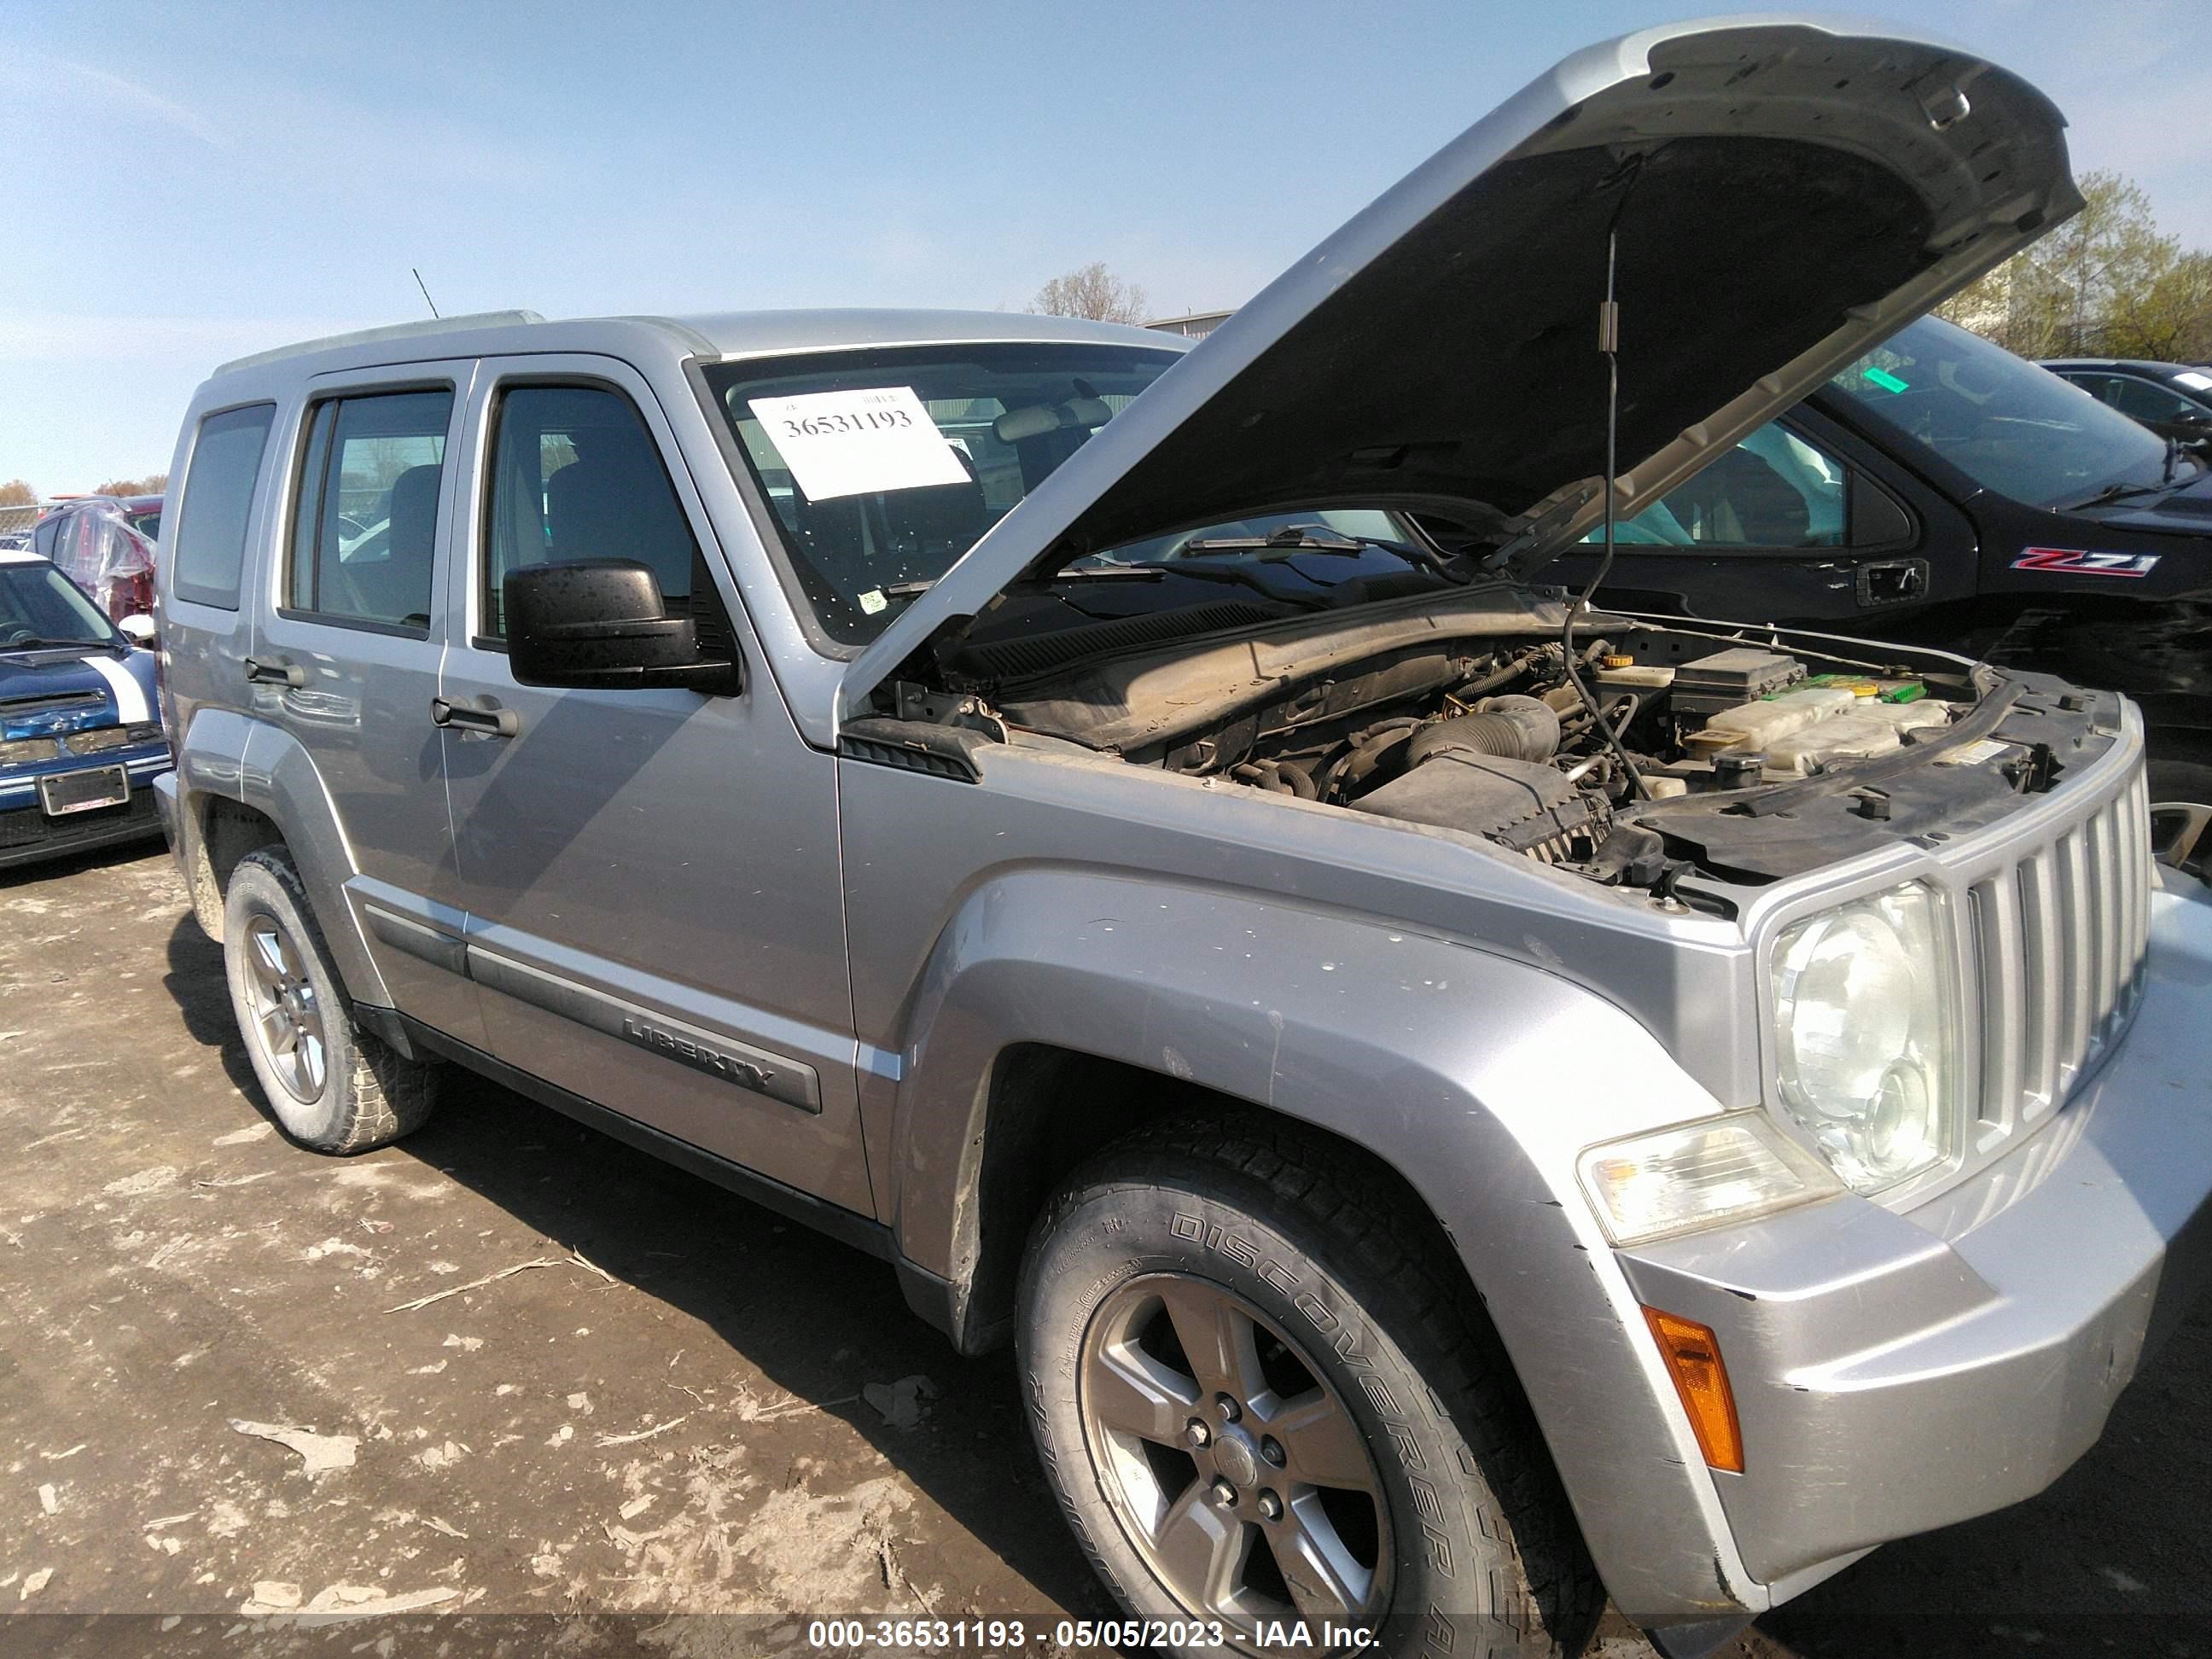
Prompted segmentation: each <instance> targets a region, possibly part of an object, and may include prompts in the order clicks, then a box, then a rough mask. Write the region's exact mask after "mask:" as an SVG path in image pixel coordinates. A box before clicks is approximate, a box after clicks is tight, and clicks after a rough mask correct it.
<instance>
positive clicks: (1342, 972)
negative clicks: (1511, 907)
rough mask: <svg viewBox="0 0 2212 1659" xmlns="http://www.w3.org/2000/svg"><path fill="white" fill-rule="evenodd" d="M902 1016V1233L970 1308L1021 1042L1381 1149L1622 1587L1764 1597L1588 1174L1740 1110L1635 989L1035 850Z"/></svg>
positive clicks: (919, 1261) (1684, 1612) (986, 890)
mask: <svg viewBox="0 0 2212 1659" xmlns="http://www.w3.org/2000/svg"><path fill="white" fill-rule="evenodd" d="M903 1025H904V1030H906V1031H907V1032H908V1033H910V1034H911V1036H910V1040H909V1041H908V1043H907V1044H906V1046H905V1047H904V1048H903V1049H902V1066H901V1071H902V1078H901V1081H900V1085H899V1087H898V1091H897V1097H896V1108H895V1113H894V1126H893V1130H892V1135H891V1143H892V1183H893V1184H892V1203H893V1211H892V1213H893V1218H894V1224H893V1225H894V1227H895V1231H896V1239H897V1245H898V1250H899V1254H900V1255H902V1257H904V1258H905V1259H906V1260H907V1261H908V1262H910V1263H911V1264H913V1265H914V1266H915V1267H919V1268H921V1269H922V1270H923V1271H924V1272H926V1273H929V1274H932V1275H935V1276H937V1277H939V1278H940V1279H944V1280H946V1281H949V1283H950V1285H951V1291H952V1296H953V1299H954V1300H955V1302H956V1303H957V1301H959V1300H960V1298H961V1297H962V1295H963V1290H964V1286H965V1284H966V1282H967V1281H968V1280H969V1279H971V1278H972V1276H973V1275H974V1273H975V1271H976V1268H977V1265H978V1261H979V1259H980V1252H981V1249H983V1248H984V1243H985V1241H984V1240H983V1239H982V1238H981V1231H980V1230H981V1214H980V1204H979V1195H980V1187H981V1171H982V1169H983V1164H984V1159H985V1155H986V1148H987V1146H988V1144H989V1139H990V1135H991V1131H992V1125H991V1122H990V1112H991V1107H992V1088H991V1079H992V1077H993V1074H994V1068H995V1066H996V1065H997V1063H998V1060H999V1059H1000V1056H1001V1055H1002V1054H1005V1053H1006V1051H1007V1050H1008V1049H1009V1048H1014V1047H1016V1046H1018V1045H1022V1044H1027V1043H1047V1044H1051V1045H1054V1046H1055V1047H1059V1048H1066V1049H1069V1050H1072V1051H1074V1052H1076V1053H1079V1054H1094V1055H1097V1056H1098V1057H1099V1058H1101V1059H1103V1060H1116V1061H1120V1062H1122V1063H1125V1064H1127V1065H1130V1066H1135V1067H1138V1068H1139V1069H1141V1070H1144V1071H1146V1072H1150V1073H1155V1074H1157V1075H1158V1076H1160V1077H1162V1078H1163V1079H1168V1078H1172V1079H1180V1080H1182V1081H1184V1082H1187V1083H1190V1084H1194V1085H1200V1086H1202V1087H1205V1088H1207V1089H1211V1090H1213V1091H1217V1092H1218V1093H1219V1094H1222V1095H1225V1096H1228V1097H1232V1098H1234V1099H1237V1100H1240V1101H1243V1102H1247V1103H1250V1104H1252V1105H1255V1106H1258V1107H1261V1108H1263V1109H1268V1110H1272V1111H1276V1112H1279V1113H1281V1114H1283V1115H1285V1116H1287V1117H1290V1118H1293V1119H1296V1120H1297V1121H1302V1122H1305V1123H1309V1124H1311V1125H1313V1126H1315V1127H1318V1128H1321V1129H1323V1130H1326V1131H1328V1132H1329V1133H1333V1134H1334V1135H1337V1136H1340V1137H1341V1138H1344V1139H1349V1140H1352V1141H1353V1142H1355V1143H1357V1144H1358V1145H1360V1146H1365V1147H1368V1148H1370V1149H1371V1150H1372V1151H1373V1152H1375V1153H1376V1155H1377V1156H1378V1157H1379V1158H1382V1159H1383V1162H1384V1163H1386V1164H1389V1166H1390V1167H1391V1168H1392V1169H1394V1170H1396V1171H1397V1172H1398V1173H1399V1174H1400V1175H1401V1176H1402V1177H1403V1178H1404V1179H1405V1181H1406V1182H1407V1184H1408V1185H1409V1186H1410V1187H1411V1188H1413V1191H1414V1193H1415V1194H1417V1195H1418V1196H1419V1199H1420V1200H1421V1201H1422V1202H1423V1203H1425V1205H1427V1206H1428V1207H1429V1209H1430V1211H1431V1214H1432V1215H1433V1216H1434V1217H1435V1218H1436V1219H1437V1221H1438V1222H1439V1223H1441V1225H1443V1230H1444V1231H1445V1233H1446V1234H1447V1236H1448V1237H1449V1238H1450V1240H1451V1242H1452V1244H1453V1247H1454V1249H1455V1251H1456V1252H1457V1254H1458V1255H1459V1258H1460V1261H1461V1264H1462V1268H1463V1269H1464V1271H1465V1272H1466V1273H1467V1274H1468V1278H1469V1279H1470V1280H1471V1282H1472V1283H1473V1285H1474V1288H1475V1291H1476V1292H1477V1294H1478V1295H1479V1296H1480V1297H1481V1298H1482V1300H1483V1303H1484V1304H1485V1305H1486V1308H1487V1309H1488V1310H1489V1314H1490V1316H1491V1319H1492V1322H1493V1323H1494V1324H1495V1326H1496V1327H1497V1329H1498V1335H1499V1336H1500V1338H1501V1339H1502V1340H1503V1341H1504V1346H1505V1348H1506V1351H1507V1352H1508V1354H1509V1355H1510V1358H1511V1359H1512V1361H1513V1364H1514V1365H1515V1368H1516V1371H1517V1373H1518V1375H1519V1377H1520V1381H1521V1383H1522V1388H1523V1389H1524V1390H1525V1391H1526V1392H1527V1394H1528V1397H1529V1400H1530V1403H1531V1404H1532V1406H1533V1407H1534V1409H1535V1412H1536V1416H1537V1419H1538V1421H1539V1423H1540V1425H1541V1427H1542V1429H1543V1431H1544V1434H1545V1436H1546V1438H1547V1442H1548V1443H1549V1444H1550V1447H1551V1450H1552V1454H1553V1460H1554V1462H1556V1463H1557V1465H1558V1467H1559V1472H1560V1474H1561V1476H1562V1478H1563V1479H1564V1480H1565V1483H1566V1486H1567V1490H1568V1492H1569V1495H1570V1497H1571V1498H1572V1500H1573V1501H1574V1506H1575V1509H1576V1510H1577V1515H1578V1516H1579V1518H1580V1520H1581V1522H1582V1525H1583V1532H1584V1535H1585V1537H1586V1539H1587V1540H1588V1541H1589V1547H1590V1550H1591V1553H1592V1554H1593V1556H1594V1557H1595V1559H1596V1560H1597V1563H1598V1565H1599V1569H1600V1571H1601V1575H1602V1576H1603V1577H1604V1578H1605V1580H1606V1583H1607V1589H1609V1590H1610V1591H1611V1592H1612V1594H1613V1596H1614V1598H1615V1600H1616V1601H1618V1602H1619V1603H1620V1605H1621V1606H1622V1607H1624V1608H1633V1609H1635V1611H1636V1613H1637V1614H1638V1615H1644V1616H1652V1617H1656V1616H1662V1615H1666V1614H1673V1615H1674V1616H1678V1617H1679V1616H1699V1615H1702V1616H1712V1615H1716V1614H1718V1613H1725V1612H1729V1611H1734V1610H1738V1609H1741V1608H1742V1607H1763V1606H1764V1605H1765V1592H1764V1591H1763V1589H1760V1588H1759V1587H1758V1586H1757V1585H1756V1584H1754V1583H1753V1582H1752V1581H1751V1579H1750V1576H1749V1575H1748V1574H1747V1572H1745V1571H1744V1570H1743V1569H1742V1567H1741V1562H1740V1560H1739V1559H1738V1557H1737V1553H1736V1551H1735V1545H1734V1542H1733V1540H1732V1538H1731V1537H1730V1535H1729V1532H1728V1529H1727V1526H1726V1522H1725V1520H1724V1518H1723V1516H1722V1514H1721V1511H1720V1509H1719V1504H1718V1499H1717V1494H1716V1493H1715V1491H1714V1488H1713V1485H1712V1481H1711V1477H1710V1475H1709V1474H1707V1472H1706V1471H1705V1467H1704V1462H1703V1459H1702V1457H1701V1455H1699V1451H1698V1448H1697V1444H1696V1441H1695V1439H1694V1437H1693V1436H1692V1434H1691V1431H1690V1429H1689V1425H1688V1421H1687V1419H1686V1417H1685V1416H1684V1414H1683V1413H1682V1410H1681V1407H1680V1402H1679V1401H1678V1400H1677V1399H1676V1398H1675V1396H1674V1392H1673V1389H1672V1387H1671V1384H1669V1383H1668V1381H1667V1378H1666V1374H1665V1372H1664V1370H1663V1368H1662V1364H1661V1362H1660V1360H1659V1358H1658V1356H1657V1354H1656V1351H1655V1350H1653V1349H1652V1347H1651V1345H1650V1342H1649V1341H1648V1340H1646V1339H1644V1336H1643V1334H1642V1333H1643V1330H1644V1323H1643V1320H1642V1317H1641V1316H1640V1314H1638V1311H1637V1304H1636V1302H1635V1297H1634V1295H1633V1292H1632V1291H1631V1290H1630V1288H1629V1286H1628V1284H1627V1281H1626V1277H1625V1276H1624V1275H1623V1274H1622V1273H1621V1271H1620V1267H1619V1266H1618V1264H1617V1263H1616V1262H1615V1261H1614V1260H1613V1254H1612V1251H1611V1249H1610V1247H1609V1246H1608V1245H1607V1243H1606V1241H1605V1239H1604V1237H1603V1236H1602V1234H1601V1232H1600V1231H1599V1230H1598V1228H1597V1225H1596V1222H1595V1218H1594V1216H1593V1215H1592V1214H1591V1213H1590V1211H1589V1206H1588V1205H1587V1203H1586V1202H1585V1201H1584V1200H1583V1198H1582V1196H1581V1194H1580V1193H1579V1191H1578V1190H1577V1188H1576V1184H1575V1176H1574V1161H1575V1158H1576V1155H1577V1153H1578V1152H1580V1151H1581V1149H1582V1148H1583V1146H1587V1145H1589V1143H1591V1142H1594V1141H1598V1140H1603V1139H1609V1138H1611V1137H1613V1136H1614V1135H1616V1134H1623V1133H1632V1132H1634V1131H1635V1130H1637V1129H1640V1128H1644V1127H1653V1126H1656V1125H1659V1124H1664V1123H1669V1122H1679V1121H1684V1120H1686V1119H1690V1118H1695V1117H1699V1116H1703V1115H1707V1114H1710V1113H1711V1112H1714V1111H1716V1110H1717V1109H1719V1106H1718V1103H1716V1102H1715V1101H1714V1100H1713V1098H1712V1097H1711V1096H1710V1095H1709V1094H1707V1093H1706V1092H1705V1090H1704V1089H1702V1088H1701V1087H1699V1085H1697V1084H1696V1083H1694V1082H1693V1081H1692V1079H1690V1078H1689V1077H1688V1076H1687V1075H1686V1074H1685V1073H1683V1072H1682V1071H1681V1070H1680V1067H1679V1066H1676V1065H1675V1064H1674V1061H1673V1060H1672V1059H1671V1057H1670V1056H1668V1054H1667V1053H1666V1052H1665V1050H1664V1049H1663V1048H1662V1047H1661V1046H1660V1044H1659V1043H1658V1042H1656V1039H1654V1038H1653V1037H1652V1036H1650V1033H1649V1032H1648V1031H1646V1030H1644V1027H1643V1026H1641V1025H1640V1024H1638V1023H1637V1022H1636V1021H1635V1020H1633V1019H1632V1018H1630V1017H1629V1016H1628V1015H1627V1014H1626V1013H1624V1012H1621V1011H1620V1009H1619V1008H1617V1007H1616V1006H1613V1004H1611V1003H1609V1002H1607V1001H1606V1000H1603V999H1602V998H1601V997H1599V996H1597V995H1596V994H1594V993H1592V992H1591V991H1589V990H1588V989H1587V988H1585V987H1582V986H1579V985H1577V984H1574V983H1572V982H1571V981H1568V980H1566V979H1565V978H1562V977H1560V976H1559V975H1554V974H1552V973H1548V972H1547V971H1545V970H1543V969H1540V968H1536V967H1533V966H1531V965H1529V964H1528V963H1522V962H1516V961H1513V960H1510V959H1509V958H1507V957H1502V956H1498V955H1493V954H1490V953H1488V952H1485V951H1479V950H1476V949H1473V948H1470V947H1468V946H1467V945H1461V944H1458V943H1455V942H1453V941H1450V940H1447V939H1437V938H1433V937H1430V936H1426V935H1423V934H1419V933H1413V932H1412V931H1411V930H1409V929H1407V928H1404V927H1389V926H1383V925H1379V924H1376V923H1375V922H1372V921H1367V920H1364V919H1359V918H1356V917H1349V916H1346V915H1341V914H1331V913H1327V912H1323V911H1321V910H1318V909H1316V908H1313V907H1311V906H1310V905H1301V904H1299V903H1298V902H1297V901H1296V900H1295V899H1291V900H1287V901H1285V900H1283V899H1278V898H1274V897H1271V896H1266V895H1261V894H1255V893H1250V892H1245V891H1239V890H1220V889H1212V888H1207V887H1204V886H1200V885H1197V884H1188V883H1184V882H1181V881H1171V880H1169V879H1166V878H1151V877H1146V876H1144V875H1142V874H1133V873H1127V872H1094V871H1086V870H1071V869H1069V868H1066V867H1065V866H1060V867H1037V866H1032V867H1029V868H1026V869H1022V870H1017V871H1013V872H1006V873H1004V874H1002V875H1000V876H999V877H997V878H994V879H993V880H991V881H989V882H987V883H986V884H984V885H982V886H981V887H980V888H978V889H977V890H975V891H973V892H971V893H970V894H969V896H968V897H967V899H966V901H965V902H963V904H962V905H961V907H960V908H959V910H958V911H957V914H956V915H954V917H953V918H952V920H951V923H950V924H949V925H948V926H947V927H946V928H945V931H944V932H943V933H942V934H941V935H940V937H939V940H938V942H937V946H936V949H935V950H934V951H933V955H932V957H931V958H930V961H929V963H928V964H927V969H925V971H924V973H923V975H922V976H921V979H920V981H918V983H917V987H916V989H915V993H914V994H913V995H912V996H911V997H910V998H909V999H908V1004H907V1008H906V1018H905V1020H904V1022H903ZM1570 1091H1571V1092H1572V1094H1573V1100H1572V1109H1571V1110H1562V1109H1561V1107H1562V1104H1563V1096H1565V1095H1566V1094H1568V1093H1569V1092H1570ZM1700 1583H1702V1584H1703V1585H1705V1586H1706V1587H1708V1588H1707V1589H1706V1591H1705V1594H1704V1595H1701V1596H1699V1597H1695V1598H1692V1600H1690V1601H1684V1600H1683V1599H1682V1591H1681V1587H1682V1586H1683V1585H1685V1584H1700ZM1706 1596H1709V1597H1710V1599H1709V1600H1708V1599H1705V1597H1706Z"/></svg>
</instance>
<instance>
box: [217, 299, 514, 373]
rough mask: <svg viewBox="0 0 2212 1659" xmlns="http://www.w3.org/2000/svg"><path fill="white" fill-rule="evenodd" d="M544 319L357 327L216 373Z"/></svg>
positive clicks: (464, 317)
mask: <svg viewBox="0 0 2212 1659" xmlns="http://www.w3.org/2000/svg"><path fill="white" fill-rule="evenodd" d="M544 320H545V319H544V318H543V317H541V316H539V315H538V313H536V312H534V311H471V312H465V313H460V314H459V315H457V316H453V317H433V318H427V319H424V320H423V321H422V322H418V323H391V324H387V325H386V326H384V327H382V328H361V329H356V330H355V331H353V332H352V333H350V334H326V335H325V336H324V337H322V338H321V339H319V340H301V341H297V342H295V343H293V344H291V345H281V346H276V347H274V348H272V349H270V350H267V351H256V352H253V353H252V354H251V355H249V356H244V357H234V358H232V359H231V360H230V361H229V362H227V363H222V364H218V365H217V366H216V371H215V372H216V374H229V373H231V372H232V371H233V370H234V369H240V368H259V367H260V366H261V365H262V364H263V363H274V362H282V361H283V359H285V358H287V357H298V356H305V355H306V354H307V353H308V352H311V351H331V350H334V349H337V347H339V346H350V345H374V344H375V343H378V342H379V341H382V340H411V339H414V338H416V337H417V336H420V335H425V334H451V333H454V332H457V331H460V330H464V329H471V328H506V327H509V326H512V325H514V324H517V323H542V322H544Z"/></svg>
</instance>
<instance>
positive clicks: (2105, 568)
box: [2012, 547, 2159, 576]
mask: <svg viewBox="0 0 2212 1659" xmlns="http://www.w3.org/2000/svg"><path fill="white" fill-rule="evenodd" d="M2158 561H2159V556H2158V555H2157V554H2155V553H2091V552H2087V551H2085V550H2082V549H2081V548H2078V547H2023V548H2022V549H2021V550H2020V556H2019V557H2018V558H2016V559H2015V560H2014V561H2013V562H2012V568H2014V569H2015V570H2063V571H2064V572H2066V573H2067V574H2069V575H2073V576H2148V575H2149V574H2150V573H2151V569H2152V567H2154V565H2156V564H2157V563H2158Z"/></svg>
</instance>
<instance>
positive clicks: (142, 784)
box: [0, 750, 169, 870]
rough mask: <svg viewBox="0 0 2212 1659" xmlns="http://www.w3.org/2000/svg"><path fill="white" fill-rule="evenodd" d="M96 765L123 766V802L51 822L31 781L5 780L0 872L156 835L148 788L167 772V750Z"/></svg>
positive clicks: (157, 819) (0, 787)
mask: <svg viewBox="0 0 2212 1659" xmlns="http://www.w3.org/2000/svg"><path fill="white" fill-rule="evenodd" d="M99 764H102V765H115V764H120V765H122V766H123V767H124V769H125V771H126V772H127V773H128V774H129V775H130V779H131V799H129V800H127V801H125V802H123V803H122V804H121V805H116V806H102V807H98V808H95V809H94V810H93V811H89V812H73V813H70V815H69V816H67V817H58V818H53V817H47V816H46V813H45V812H44V811H41V810H40V806H39V797H38V791H37V788H36V787H35V783H34V781H33V779H31V778H28V777H23V778H10V779H9V780H7V781H5V782H4V783H0V870H5V869H9V868H12V867H13V866H16V865H19V864H33V863H36V862H38V861H40V860H44V859H53V858H62V857H64V856H66V855H67V854H71V853H82V852H85V851H88V850H89V849H91V848H96V847H107V846H112V845H114V844H116V843H118V842H128V841H142V840H147V839H150V838H151V837H153V836H158V835H160V834H161V815H160V812H159V811H158V809H157V807H156V805H155V793H154V786H155V780H156V779H157V778H159V777H161V776H165V775H167V772H168V769H169V757H168V754H167V751H166V750H164V751H162V752H161V753H159V754H155V755H150V756H149V755H125V756H124V757H121V758H120V759H119V760H118V761H106V760H103V761H100V763H99Z"/></svg>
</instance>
